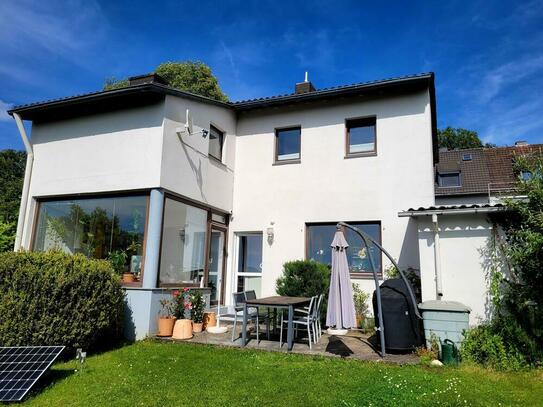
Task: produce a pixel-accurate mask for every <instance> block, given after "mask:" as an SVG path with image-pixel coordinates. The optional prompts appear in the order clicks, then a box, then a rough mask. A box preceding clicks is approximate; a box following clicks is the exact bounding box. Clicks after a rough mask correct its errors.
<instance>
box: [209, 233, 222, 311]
mask: <svg viewBox="0 0 543 407" xmlns="http://www.w3.org/2000/svg"><path fill="white" fill-rule="evenodd" d="M225 254H226V228H225V227H223V226H219V225H216V224H213V223H212V224H211V226H210V236H209V248H208V256H207V267H208V273H207V281H206V286H207V287H209V288H210V289H211V305H217V304H218V300H219V290H220V294H221V295H220V297H221V298H220V301H221V305H222V304H224V278H223V277H224V269H225V264H226V262H225V257H226V256H225Z"/></svg>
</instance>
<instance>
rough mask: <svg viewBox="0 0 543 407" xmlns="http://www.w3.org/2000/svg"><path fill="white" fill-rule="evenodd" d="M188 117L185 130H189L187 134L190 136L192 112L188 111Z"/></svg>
mask: <svg viewBox="0 0 543 407" xmlns="http://www.w3.org/2000/svg"><path fill="white" fill-rule="evenodd" d="M186 115H187V119H186V120H187V121H186V122H185V129H186V130H187V132H188V133H189V134H192V127H193V125H192V115H191V114H190V110H189V109H187V112H186Z"/></svg>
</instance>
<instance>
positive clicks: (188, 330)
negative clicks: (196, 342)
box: [172, 319, 192, 339]
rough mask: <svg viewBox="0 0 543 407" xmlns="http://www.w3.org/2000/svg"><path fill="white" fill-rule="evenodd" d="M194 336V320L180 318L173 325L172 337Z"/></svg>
mask: <svg viewBox="0 0 543 407" xmlns="http://www.w3.org/2000/svg"><path fill="white" fill-rule="evenodd" d="M190 338H192V321H191V320H190V319H178V320H177V321H175V325H174V326H173V333H172V339H190Z"/></svg>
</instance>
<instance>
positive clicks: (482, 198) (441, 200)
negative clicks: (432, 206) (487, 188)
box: [436, 194, 489, 205]
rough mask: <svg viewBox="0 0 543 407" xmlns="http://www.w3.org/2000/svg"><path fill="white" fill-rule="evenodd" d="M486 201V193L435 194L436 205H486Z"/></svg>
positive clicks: (487, 200) (487, 201)
mask: <svg viewBox="0 0 543 407" xmlns="http://www.w3.org/2000/svg"><path fill="white" fill-rule="evenodd" d="M488 203H489V199H488V195H487V194H481V195H458V196H454V195H450V196H436V205H486V204H488Z"/></svg>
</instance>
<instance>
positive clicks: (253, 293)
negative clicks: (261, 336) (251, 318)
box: [244, 290, 270, 341]
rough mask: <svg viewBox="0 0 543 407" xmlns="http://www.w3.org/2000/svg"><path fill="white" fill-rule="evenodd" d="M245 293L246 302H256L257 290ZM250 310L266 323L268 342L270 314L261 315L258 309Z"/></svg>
mask: <svg viewBox="0 0 543 407" xmlns="http://www.w3.org/2000/svg"><path fill="white" fill-rule="evenodd" d="M244 293H245V300H246V301H247V300H256V291H255V290H248V291H244ZM249 310H252V313H256V314H258V318H259V320H263V321H265V322H266V335H267V338H268V341H269V340H270V314H269V313H267V314H261V313H260V309H259V308H258V307H250V308H249Z"/></svg>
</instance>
